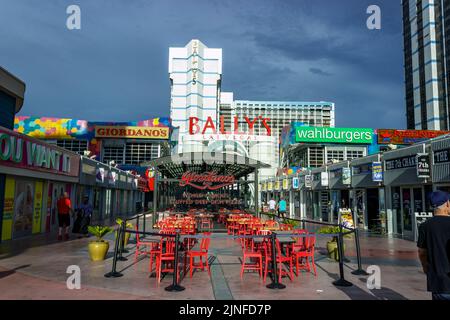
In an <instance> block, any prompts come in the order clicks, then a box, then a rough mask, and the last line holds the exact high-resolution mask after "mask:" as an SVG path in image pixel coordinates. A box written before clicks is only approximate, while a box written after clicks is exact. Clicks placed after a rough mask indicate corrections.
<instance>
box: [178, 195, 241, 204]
mask: <svg viewBox="0 0 450 320" xmlns="http://www.w3.org/2000/svg"><path fill="white" fill-rule="evenodd" d="M242 202H243V200H242V199H238V198H233V199H232V198H231V197H230V195H229V194H226V193H224V194H220V193H189V192H184V193H183V199H176V200H175V201H172V203H173V204H175V205H193V204H194V205H207V204H212V205H239V204H242Z"/></svg>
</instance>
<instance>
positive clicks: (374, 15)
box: [366, 5, 381, 30]
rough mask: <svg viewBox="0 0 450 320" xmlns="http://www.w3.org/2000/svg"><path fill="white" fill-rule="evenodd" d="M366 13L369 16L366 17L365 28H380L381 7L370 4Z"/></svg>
mask: <svg viewBox="0 0 450 320" xmlns="http://www.w3.org/2000/svg"><path fill="white" fill-rule="evenodd" d="M367 14H370V17H369V18H367V23H366V24H367V29H369V30H375V29H376V30H380V29H381V9H380V7H379V6H377V5H371V6H369V7H368V8H367Z"/></svg>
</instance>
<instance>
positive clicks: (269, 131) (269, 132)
mask: <svg viewBox="0 0 450 320" xmlns="http://www.w3.org/2000/svg"><path fill="white" fill-rule="evenodd" d="M266 120H267V121H266ZM268 121H270V118H262V124H263V126H264V127H265V128H266V130H267V135H268V136H271V135H272V129H270V126H269V125H268V124H267V122H268Z"/></svg>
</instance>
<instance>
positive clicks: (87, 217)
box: [72, 195, 94, 238]
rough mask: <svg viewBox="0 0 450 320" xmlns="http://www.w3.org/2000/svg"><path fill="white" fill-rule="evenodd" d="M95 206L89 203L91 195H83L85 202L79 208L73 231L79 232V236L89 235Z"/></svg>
mask: <svg viewBox="0 0 450 320" xmlns="http://www.w3.org/2000/svg"><path fill="white" fill-rule="evenodd" d="M93 211H94V208H93V207H92V205H91V204H90V203H89V196H88V195H85V196H84V197H83V203H82V204H81V205H80V206H79V207H78V209H77V219H76V220H75V222H74V227H73V229H72V232H73V233H79V234H80V236H79V238H81V237H82V235H84V236H85V237H88V236H89V233H88V227H89V225H90V223H91V217H92V212H93Z"/></svg>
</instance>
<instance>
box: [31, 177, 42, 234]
mask: <svg viewBox="0 0 450 320" xmlns="http://www.w3.org/2000/svg"><path fill="white" fill-rule="evenodd" d="M34 189H35V190H34V214H33V234H35V233H40V232H41V214H42V192H43V190H42V189H43V182H42V181H37V182H36V183H35V186H34Z"/></svg>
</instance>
